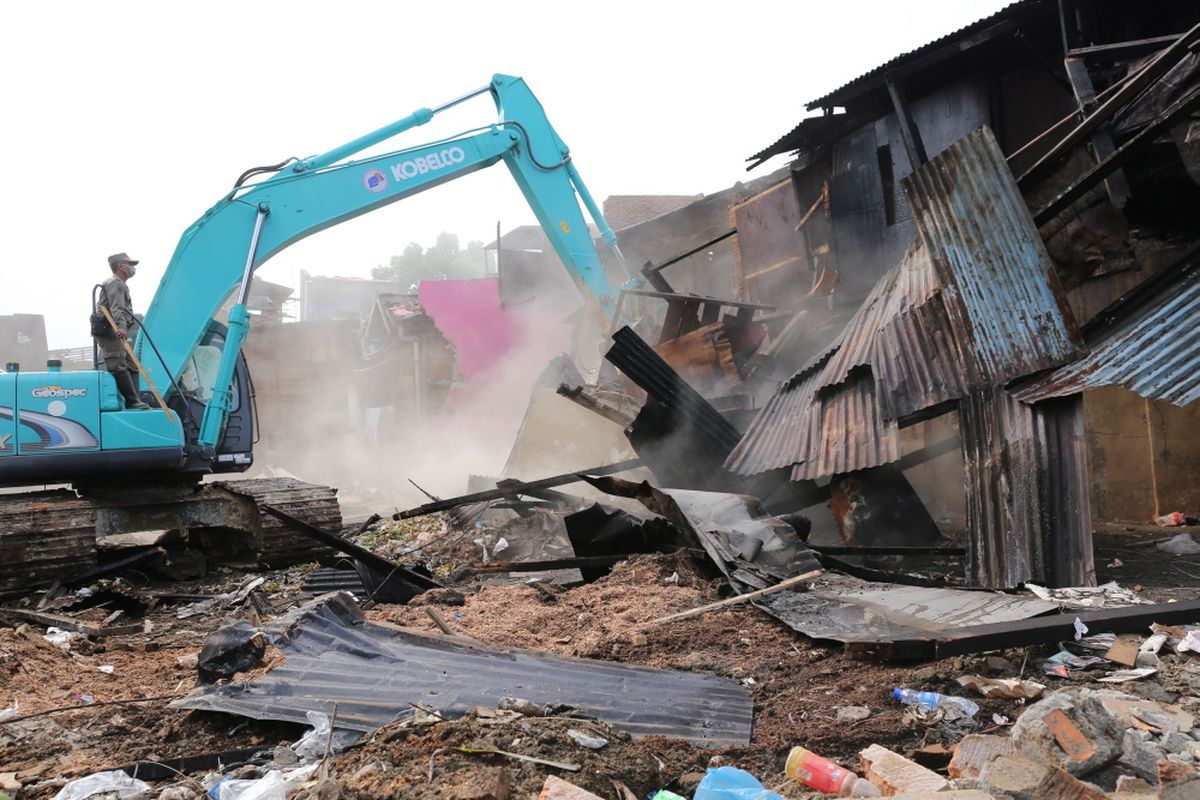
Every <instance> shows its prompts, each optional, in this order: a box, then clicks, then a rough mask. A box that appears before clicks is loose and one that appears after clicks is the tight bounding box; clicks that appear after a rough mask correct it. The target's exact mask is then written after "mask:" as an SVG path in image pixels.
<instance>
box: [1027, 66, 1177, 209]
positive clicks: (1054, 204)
mask: <svg viewBox="0 0 1200 800" xmlns="http://www.w3.org/2000/svg"><path fill="white" fill-rule="evenodd" d="M1197 107H1200V90H1197V89H1193V90H1192V91H1191V92H1189V93H1188V94H1187V95H1186V96H1185V97H1183V98H1182V99H1181V100H1179V101H1177V102H1176V103H1175V104H1174V105H1172V106H1171V107H1170V108H1168V109H1167V110H1166V111H1165V112H1163V114H1162V116H1160V117H1159V118H1158V119H1157V120H1155V121H1154V122H1152V123H1151V124H1149V125H1147V126H1146V127H1145V128H1143V129H1142V130H1140V131H1139V132H1138V133H1137V135H1136V136H1134V137H1133V138H1132V139H1130V140H1129V141H1127V142H1125V144H1123V145H1121V146H1120V147H1119V148H1118V149H1116V150H1114V151H1113V152H1112V154H1110V155H1109V156H1108V157H1107V158H1105V159H1104V160H1103V161H1101V162H1100V163H1099V164H1097V165H1096V166H1095V167H1094V168H1093V169H1091V170H1089V171H1088V172H1087V173H1086V174H1085V175H1084V176H1083V177H1081V178H1080V179H1079V180H1077V181H1076V182H1075V183H1073V184H1071V185H1070V186H1069V187H1067V188H1066V189H1065V190H1064V191H1062V192H1061V193H1060V194H1059V195H1058V196H1057V197H1055V198H1054V199H1053V200H1051V201H1050V202H1049V203H1048V204H1046V206H1045V207H1044V208H1042V210H1041V211H1038V212H1037V213H1036V214H1034V215H1033V222H1034V224H1035V225H1037V226H1038V227H1041V226H1042V225H1045V224H1046V223H1047V222H1049V221H1050V220H1052V219H1054V218H1055V217H1056V216H1058V215H1059V214H1060V213H1062V212H1063V211H1064V210H1065V209H1067V208H1068V207H1069V206H1070V205H1071V204H1072V203H1074V202H1075V201H1076V200H1078V199H1079V198H1081V197H1083V195H1084V194H1086V193H1087V192H1088V190H1090V189H1091V188H1092V187H1093V186H1095V185H1097V184H1098V183H1100V182H1101V181H1102V180H1104V178H1105V177H1107V176H1108V175H1110V174H1111V173H1112V172H1113V171H1114V170H1116V169H1117V168H1118V167H1120V166H1121V165H1122V164H1124V163H1125V162H1126V161H1128V160H1129V158H1130V157H1131V156H1132V155H1133V153H1134V151H1135V150H1137V149H1138V148H1139V147H1140V146H1141V145H1143V144H1146V143H1147V142H1152V141H1154V140H1155V139H1156V138H1158V136H1159V134H1161V133H1163V132H1165V131H1166V130H1167V129H1169V128H1170V127H1171V126H1172V125H1174V124H1175V123H1176V122H1177V121H1179V120H1180V119H1182V118H1183V117H1185V116H1187V115H1188V114H1190V113H1192V111H1193V109H1195V108H1197Z"/></svg>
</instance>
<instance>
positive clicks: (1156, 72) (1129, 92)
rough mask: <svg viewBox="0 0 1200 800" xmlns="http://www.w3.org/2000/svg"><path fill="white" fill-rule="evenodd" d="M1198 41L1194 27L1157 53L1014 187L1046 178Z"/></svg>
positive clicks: (1199, 33)
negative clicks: (1044, 176)
mask: <svg viewBox="0 0 1200 800" xmlns="http://www.w3.org/2000/svg"><path fill="white" fill-rule="evenodd" d="M1197 41H1200V24H1197V25H1195V26H1194V27H1193V28H1192V29H1191V30H1189V31H1188V32H1187V33H1185V34H1184V35H1183V36H1181V37H1180V38H1179V40H1178V41H1176V42H1175V43H1174V44H1172V45H1171V46H1170V47H1168V48H1167V49H1165V50H1163V51H1162V52H1161V53H1159V54H1158V56H1156V57H1155V58H1154V60H1153V61H1151V62H1149V63H1148V64H1146V65H1145V66H1144V67H1142V69H1140V70H1139V71H1138V72H1137V73H1136V74H1135V75H1133V76H1132V77H1131V78H1130V79H1129V80H1128V81H1126V82H1125V83H1124V84H1122V85H1121V88H1120V89H1118V90H1117V91H1116V92H1113V94H1112V96H1111V97H1109V98H1108V100H1106V101H1104V102H1103V103H1101V104H1100V105H1099V106H1098V107H1097V108H1096V109H1095V110H1094V111H1093V112H1092V113H1091V114H1089V115H1087V116H1086V117H1084V119H1083V121H1082V122H1080V123H1079V125H1077V126H1076V127H1075V128H1074V129H1072V130H1071V131H1070V132H1069V133H1067V135H1066V136H1064V137H1063V138H1062V139H1061V140H1059V142H1058V143H1057V144H1055V145H1054V146H1053V147H1051V148H1050V149H1049V151H1047V152H1046V153H1045V154H1044V155H1043V156H1042V157H1041V158H1039V159H1038V160H1037V162H1036V163H1035V164H1034V165H1033V166H1031V167H1030V168H1029V169H1027V170H1025V172H1024V173H1023V174H1022V175H1021V176H1020V177H1019V178H1017V183H1018V184H1019V185H1022V186H1024V185H1026V184H1028V182H1029V181H1033V180H1036V179H1037V178H1038V177H1040V176H1042V175H1045V174H1046V172H1047V171H1048V170H1049V169H1050V168H1051V167H1052V166H1053V165H1055V164H1056V163H1058V161H1059V160H1060V159H1061V158H1062V157H1063V156H1064V155H1066V153H1068V152H1069V151H1070V150H1071V149H1072V148H1074V147H1075V146H1076V145H1078V144H1080V143H1081V142H1083V141H1084V140H1085V139H1087V138H1088V137H1089V136H1090V135H1091V134H1092V132H1093V131H1095V130H1097V129H1099V128H1101V127H1102V126H1104V125H1105V124H1106V123H1107V122H1108V121H1109V120H1110V119H1112V117H1113V115H1114V114H1116V112H1117V111H1119V110H1120V109H1121V108H1122V107H1124V106H1125V105H1126V104H1127V103H1129V102H1130V101H1132V100H1133V99H1134V98H1135V97H1137V95H1139V94H1141V92H1142V90H1143V89H1145V88H1146V87H1147V86H1149V85H1150V84H1151V83H1153V82H1154V81H1156V80H1158V78H1160V77H1162V76H1163V75H1164V74H1165V73H1166V72H1167V71H1168V70H1169V69H1170V68H1171V67H1173V66H1174V65H1175V64H1176V63H1178V61H1179V60H1180V59H1181V58H1183V56H1184V55H1185V54H1186V53H1187V52H1188V49H1189V48H1190V47H1191V46H1192V45H1193V44H1195V43H1196V42H1197Z"/></svg>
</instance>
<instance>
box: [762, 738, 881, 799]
mask: <svg viewBox="0 0 1200 800" xmlns="http://www.w3.org/2000/svg"><path fill="white" fill-rule="evenodd" d="M785 770H786V771H787V776H788V777H789V778H791V779H792V780H794V781H796V782H797V783H803V784H804V785H805V786H809V787H811V788H813V789H816V790H817V791H818V792H825V793H826V794H833V795H837V796H838V797H879V796H880V792H879V788H878V787H876V786H875V784H873V783H871V782H870V781H868V780H865V779H863V778H860V777H858V776H857V775H855V774H854V773H853V772H851V771H850V770H848V769H846V768H845V767H842V766H839V765H837V764H835V763H833V762H832V761H830V760H829V759H827V758H822V757H821V756H819V755H817V754H816V753H814V752H812V751H811V750H806V749H805V748H803V747H793V748H792V751H791V752H790V753H788V757H787V766H786V767H785Z"/></svg>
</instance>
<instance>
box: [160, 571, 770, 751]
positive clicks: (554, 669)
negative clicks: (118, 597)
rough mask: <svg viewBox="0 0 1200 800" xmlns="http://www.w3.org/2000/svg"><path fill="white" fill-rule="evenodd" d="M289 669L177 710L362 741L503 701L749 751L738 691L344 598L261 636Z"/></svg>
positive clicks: (749, 710)
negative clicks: (314, 726)
mask: <svg viewBox="0 0 1200 800" xmlns="http://www.w3.org/2000/svg"><path fill="white" fill-rule="evenodd" d="M268 633H269V634H272V635H273V639H272V641H273V643H274V644H275V645H276V646H277V647H279V649H280V650H281V651H283V653H284V655H285V656H286V661H285V662H284V663H283V664H282V665H281V666H278V667H275V668H274V669H272V670H271V671H270V672H268V673H267V674H266V675H263V676H262V677H260V678H257V679H255V680H253V681H249V682H247V683H238V684H230V685H223V686H205V687H201V688H198V689H196V690H194V691H192V692H191V693H190V694H189V695H188V696H187V697H184V698H183V699H181V700H177V701H175V702H174V703H172V704H171V705H172V707H173V708H188V709H197V710H206V711H222V712H225V713H228V714H239V715H241V716H246V717H251V718H253V719H274V720H283V721H287V722H297V723H301V724H305V723H306V721H307V719H306V717H305V713H306V712H308V711H321V712H324V713H326V714H330V715H332V713H333V709H334V706H335V705H336V706H337V726H338V727H339V728H344V729H346V730H356V731H370V730H374V729H375V728H378V727H380V726H382V725H386V724H387V723H389V722H391V721H392V720H394V719H396V718H397V717H399V716H402V715H406V714H410V713H411V712H412V705H411V704H414V703H415V704H419V705H421V706H422V707H425V708H432V709H434V710H435V711H437V712H438V713H440V714H443V715H445V716H447V717H450V718H454V717H457V716H460V715H462V714H463V713H465V712H466V711H467V710H468V709H470V708H473V707H475V706H481V705H482V706H487V707H495V705H496V703H498V702H499V701H500V700H501V699H502V698H504V697H506V696H511V697H521V698H525V699H528V700H532V701H533V702H535V703H538V704H559V703H561V704H566V705H571V706H575V707H577V708H579V709H581V710H582V711H584V712H585V713H588V714H591V715H593V716H595V717H597V718H598V719H601V720H604V721H605V722H609V723H612V724H614V725H618V726H620V727H621V728H623V729H625V730H626V731H628V732H629V733H630V734H632V735H634V736H651V735H654V736H666V737H671V738H678V739H684V740H686V741H690V742H692V743H693V744H697V745H701V746H707V747H727V746H745V745H747V744H749V743H750V729H751V722H752V715H753V705H752V702H751V698H750V693H749V691H748V690H747V689H746V688H745V687H744V686H742V685H741V684H740V683H737V682H736V681H732V680H729V679H726V678H720V677H717V676H715V675H705V674H702V673H695V672H670V671H667V670H658V669H650V668H648V667H635V666H628V665H625V664H617V663H611V662H606V661H589V660H585V659H578V658H566V657H563V656H553V655H549V654H546V653H536V652H532V651H528V650H510V649H500V648H491V647H485V646H483V645H476V644H464V643H462V642H461V641H456V640H454V639H451V638H449V637H439V636H432V635H423V634H418V633H416V632H413V631H409V630H405V629H401V628H396V627H391V626H385V625H377V624H373V623H370V622H365V621H364V620H363V617H362V614H361V612H360V611H359V610H358V607H357V606H356V605H354V602H353V600H352V599H351V598H350V597H349V596H348V595H345V594H337V595H331V596H327V597H325V598H319V599H318V600H317V601H315V602H314V603H313V604H311V605H309V606H306V607H304V608H303V609H301V611H300V612H299V613H297V614H296V615H295V616H294V617H291V618H290V619H288V620H286V621H283V622H281V624H280V627H279V628H277V629H274V630H272V631H268Z"/></svg>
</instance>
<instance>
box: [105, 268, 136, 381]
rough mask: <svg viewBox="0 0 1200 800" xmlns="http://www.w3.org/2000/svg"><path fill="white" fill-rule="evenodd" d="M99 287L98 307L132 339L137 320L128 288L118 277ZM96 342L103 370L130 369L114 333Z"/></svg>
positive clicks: (122, 347)
mask: <svg viewBox="0 0 1200 800" xmlns="http://www.w3.org/2000/svg"><path fill="white" fill-rule="evenodd" d="M100 286H101V294H100V301H99V302H100V305H102V306H104V307H105V308H107V309H108V313H110V314H112V318H113V319H114V320H115V321H116V323H117V327H119V328H121V329H122V330H123V331H125V332H126V334H128V335H129V336H130V337H132V336H133V332H134V331H133V329H134V327H135V326H136V325H137V318H135V317H134V316H133V301H132V300H130V297H129V286H128V285H126V283H125V281H123V280H121V278H120V276H118V275H113V276H112V277H110V278H108V280H106V281H104V283H102V284H101V285H100ZM96 342H97V343H98V344H99V345H100V352H101V353H102V354H103V355H104V367H105V369H107V370H108V371H109V372H120V371H122V370H128V369H131V366H132V365H131V364H130V363H129V354H128V353H126V352H125V346H124V345H123V344H121V340H120V339H118V338H117V336H116V334H115V333H113V334H110V335H108V336H98V337H96Z"/></svg>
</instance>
